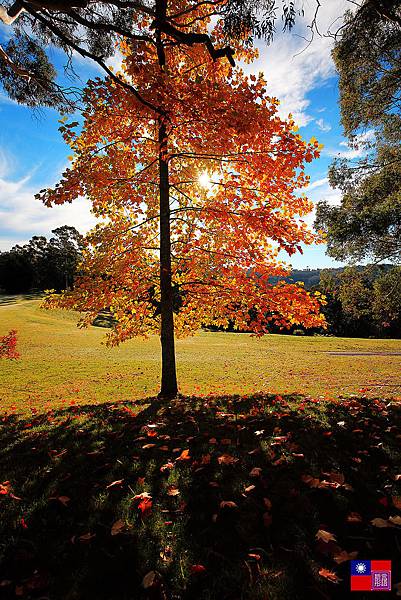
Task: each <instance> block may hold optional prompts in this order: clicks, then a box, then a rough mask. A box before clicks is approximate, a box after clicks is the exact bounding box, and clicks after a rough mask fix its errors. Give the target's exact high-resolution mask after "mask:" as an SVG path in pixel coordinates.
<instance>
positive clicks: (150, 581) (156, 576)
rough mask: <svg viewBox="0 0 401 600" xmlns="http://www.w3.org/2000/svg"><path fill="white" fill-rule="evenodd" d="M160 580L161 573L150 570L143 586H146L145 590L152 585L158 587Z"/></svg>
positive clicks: (143, 581) (143, 580)
mask: <svg viewBox="0 0 401 600" xmlns="http://www.w3.org/2000/svg"><path fill="white" fill-rule="evenodd" d="M160 580H161V575H160V573H158V572H157V571H149V573H147V574H146V575H145V577H144V578H143V579H142V587H144V588H145V590H147V589H149V588H151V587H156V586H157V585H159V583H160Z"/></svg>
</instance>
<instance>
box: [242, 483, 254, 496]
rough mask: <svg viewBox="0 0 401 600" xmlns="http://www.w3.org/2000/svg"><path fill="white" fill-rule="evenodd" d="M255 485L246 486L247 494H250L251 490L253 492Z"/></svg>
mask: <svg viewBox="0 0 401 600" xmlns="http://www.w3.org/2000/svg"><path fill="white" fill-rule="evenodd" d="M255 487H256V486H254V485H248V487H246V488H245V490H244V492H245V494H249V493H250V492H252V490H254V489H255Z"/></svg>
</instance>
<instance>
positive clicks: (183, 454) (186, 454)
mask: <svg viewBox="0 0 401 600" xmlns="http://www.w3.org/2000/svg"><path fill="white" fill-rule="evenodd" d="M190 459H191V457H190V455H189V450H183V451H182V452H181V454H180V456H178V457H177V458H176V460H190Z"/></svg>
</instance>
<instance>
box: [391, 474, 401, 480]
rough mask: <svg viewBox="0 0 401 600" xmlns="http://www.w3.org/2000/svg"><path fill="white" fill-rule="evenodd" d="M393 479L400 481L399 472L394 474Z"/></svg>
mask: <svg viewBox="0 0 401 600" xmlns="http://www.w3.org/2000/svg"><path fill="white" fill-rule="evenodd" d="M393 479H394V481H401V473H399V474H397V475H394V478H393Z"/></svg>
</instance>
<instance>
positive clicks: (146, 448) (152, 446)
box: [142, 444, 156, 450]
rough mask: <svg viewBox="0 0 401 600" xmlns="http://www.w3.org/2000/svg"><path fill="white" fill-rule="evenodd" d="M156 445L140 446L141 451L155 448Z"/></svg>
mask: <svg viewBox="0 0 401 600" xmlns="http://www.w3.org/2000/svg"><path fill="white" fill-rule="evenodd" d="M155 447H156V444H145V445H144V446H142V450H149V449H150V448H155Z"/></svg>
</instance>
